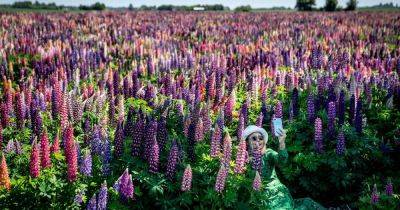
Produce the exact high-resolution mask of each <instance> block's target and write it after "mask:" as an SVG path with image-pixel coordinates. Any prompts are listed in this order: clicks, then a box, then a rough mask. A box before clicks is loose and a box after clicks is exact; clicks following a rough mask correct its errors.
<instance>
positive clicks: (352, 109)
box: [349, 95, 356, 125]
mask: <svg viewBox="0 0 400 210" xmlns="http://www.w3.org/2000/svg"><path fill="white" fill-rule="evenodd" d="M355 109H356V98H355V96H354V95H351V98H350V109H349V123H350V124H351V125H353V120H354V113H355Z"/></svg>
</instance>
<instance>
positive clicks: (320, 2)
mask: <svg viewBox="0 0 400 210" xmlns="http://www.w3.org/2000/svg"><path fill="white" fill-rule="evenodd" d="M19 1H24V0H5V2H4V4H13V3H14V2H19ZM31 2H35V1H31ZM38 2H40V3H46V4H48V3H56V4H57V5H63V6H79V5H91V4H94V3H96V2H100V3H104V4H105V5H106V6H107V7H110V8H118V7H128V6H129V5H130V4H132V6H133V7H140V6H143V5H145V6H160V5H175V6H189V5H197V4H209V5H211V4H222V5H224V6H225V7H229V8H230V9H234V8H236V7H238V6H243V5H250V6H251V7H252V8H272V7H286V8H288V7H289V8H294V7H295V4H296V0H288V1H280V0H254V1H250V2H249V1H246V0H237V1H235V2H231V1H228V0H214V1H213V0H181V1H171V0H147V1H146V0H136V1H133V0H108V1H107V0H85V1H83V0H77V1H72V2H71V1H69V0H38ZM177 2H179V3H177ZM347 2H348V0H338V6H342V7H345V6H346V3H347ZM380 3H382V4H386V3H393V4H394V5H400V0H381V1H379V2H376V1H374V0H358V7H368V6H374V5H378V4H380ZM324 5H325V0H316V7H323V6H324Z"/></svg>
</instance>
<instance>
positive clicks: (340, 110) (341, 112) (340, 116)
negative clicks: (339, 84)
mask: <svg viewBox="0 0 400 210" xmlns="http://www.w3.org/2000/svg"><path fill="white" fill-rule="evenodd" d="M337 110H338V111H337V112H338V113H337V115H338V123H339V125H343V124H344V112H345V103H344V90H341V91H340V95H339V101H338V107H337Z"/></svg>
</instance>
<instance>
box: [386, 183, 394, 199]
mask: <svg viewBox="0 0 400 210" xmlns="http://www.w3.org/2000/svg"><path fill="white" fill-rule="evenodd" d="M385 192H386V195H387V196H392V195H393V184H392V180H391V179H388V180H387V183H386V186H385Z"/></svg>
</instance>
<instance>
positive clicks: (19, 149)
mask: <svg viewBox="0 0 400 210" xmlns="http://www.w3.org/2000/svg"><path fill="white" fill-rule="evenodd" d="M14 145H15V154H17V155H20V154H22V152H23V151H22V146H21V142H20V141H18V140H15V142H14Z"/></svg>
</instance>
